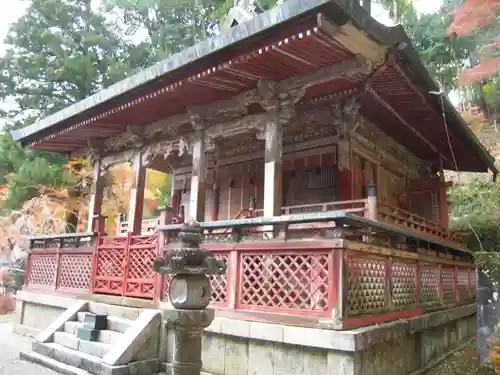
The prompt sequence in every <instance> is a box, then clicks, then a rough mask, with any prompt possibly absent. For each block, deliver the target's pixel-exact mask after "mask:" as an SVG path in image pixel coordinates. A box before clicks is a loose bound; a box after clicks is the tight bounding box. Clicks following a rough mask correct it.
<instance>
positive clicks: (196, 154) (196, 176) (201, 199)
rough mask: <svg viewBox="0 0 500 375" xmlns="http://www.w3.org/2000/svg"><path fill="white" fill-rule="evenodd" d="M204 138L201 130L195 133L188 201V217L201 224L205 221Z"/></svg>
mask: <svg viewBox="0 0 500 375" xmlns="http://www.w3.org/2000/svg"><path fill="white" fill-rule="evenodd" d="M205 172H206V155H205V137H204V132H203V130H198V131H197V132H196V140H195V141H194V144H193V171H192V174H191V195H190V199H189V211H190V212H189V213H190V215H189V217H190V218H191V220H196V221H197V222H199V223H201V222H203V221H204V220H205V174H206V173H205Z"/></svg>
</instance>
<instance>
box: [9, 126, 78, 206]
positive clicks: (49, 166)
mask: <svg viewBox="0 0 500 375" xmlns="http://www.w3.org/2000/svg"><path fill="white" fill-rule="evenodd" d="M65 163H66V158H65V157H64V156H61V155H56V154H51V153H44V152H35V151H32V150H30V149H25V148H22V147H21V145H20V144H19V143H17V142H14V140H13V139H12V136H11V134H10V129H9V128H7V129H4V131H3V132H2V133H0V174H1V175H2V176H4V180H6V181H7V183H8V191H7V196H6V199H5V201H4V202H3V207H2V208H3V209H6V210H10V209H17V208H20V207H21V205H22V204H23V203H24V202H25V201H26V200H28V199H30V198H32V197H35V196H37V195H39V188H40V186H42V185H53V186H62V185H64V183H65V181H67V179H68V178H69V176H68V175H67V174H65V173H63V171H62V166H63V165H64V164H65Z"/></svg>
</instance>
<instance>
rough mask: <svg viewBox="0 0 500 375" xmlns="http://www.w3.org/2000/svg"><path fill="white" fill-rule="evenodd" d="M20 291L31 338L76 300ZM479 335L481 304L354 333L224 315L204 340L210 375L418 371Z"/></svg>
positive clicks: (19, 320) (166, 335)
mask: <svg viewBox="0 0 500 375" xmlns="http://www.w3.org/2000/svg"><path fill="white" fill-rule="evenodd" d="M19 297H20V298H19V299H18V300H17V311H16V326H15V332H17V333H20V334H28V335H31V336H33V335H34V334H36V333H38V332H39V330H41V329H43V328H46V327H47V326H48V325H49V324H50V323H51V322H52V321H54V320H55V318H56V317H57V316H58V315H59V314H60V313H62V312H63V311H64V310H65V308H67V307H69V306H70V305H71V304H73V303H74V302H75V300H74V299H72V298H67V297H54V296H49V295H43V294H36V293H27V292H22V293H21V294H20V296H19ZM93 299H94V298H93ZM95 299H98V300H99V302H105V303H106V300H108V303H114V304H121V305H128V306H133V307H142V308H147V307H153V302H148V301H140V300H134V299H120V298H117V297H105V296H98V297H97V298H95ZM157 308H158V306H157ZM475 333H476V306H475V305H474V304H471V305H468V306H462V307H457V308H454V309H449V310H446V311H439V312H435V313H428V314H426V315H424V316H421V317H417V318H413V319H408V320H401V321H397V322H392V323H387V324H381V325H378V326H371V327H365V328H360V329H356V330H350V331H332V330H326V329H317V328H305V327H295V326H286V325H279V324H268V323H261V322H253V321H246V320H238V319H233V318H231V319H229V318H224V317H220V316H218V317H216V318H215V320H214V322H213V323H212V325H211V326H210V327H208V328H207V329H206V331H205V335H204V338H203V371H204V374H205V375H244V374H247V375H268V374H269V375H278V374H280V375H281V374H283V375H294V374H304V375H323V374H324V375H403V374H412V375H415V374H419V373H421V372H422V370H425V369H427V368H429V367H432V366H433V365H435V364H437V363H438V362H439V361H440V360H442V359H443V358H444V357H445V356H446V355H447V354H449V353H451V352H453V351H454V350H456V349H457V348H459V347H460V346H462V345H463V344H465V343H467V342H469V340H470V339H471V338H473V337H474V336H475ZM172 336H173V332H172V331H171V330H169V329H168V322H166V321H164V322H163V325H162V328H161V337H162V339H160V341H162V345H160V353H158V356H159V357H160V358H161V359H162V360H163V361H164V363H165V367H166V373H167V374H169V373H170V366H169V363H170V362H171V359H172V350H173V340H172ZM146 345H147V344H146Z"/></svg>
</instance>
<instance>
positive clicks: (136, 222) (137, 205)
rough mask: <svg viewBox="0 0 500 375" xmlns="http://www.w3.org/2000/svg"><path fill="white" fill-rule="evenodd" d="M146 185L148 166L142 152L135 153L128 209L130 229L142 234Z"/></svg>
mask: <svg viewBox="0 0 500 375" xmlns="http://www.w3.org/2000/svg"><path fill="white" fill-rule="evenodd" d="M145 187H146V167H145V166H144V165H143V164H142V157H141V153H140V152H137V153H135V154H134V156H133V159H132V189H131V191H130V206H129V209H128V217H127V220H128V231H129V232H131V233H132V234H141V224H142V211H143V209H144V189H145Z"/></svg>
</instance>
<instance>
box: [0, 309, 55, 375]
mask: <svg viewBox="0 0 500 375" xmlns="http://www.w3.org/2000/svg"><path fill="white" fill-rule="evenodd" d="M32 341H33V340H32V339H30V338H28V337H24V336H20V335H16V334H15V333H13V332H12V319H11V318H10V317H5V316H0V375H57V372H54V371H52V370H49V369H46V368H45V367H42V366H38V365H35V364H33V363H29V362H24V361H20V360H19V352H21V351H31V342H32Z"/></svg>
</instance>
